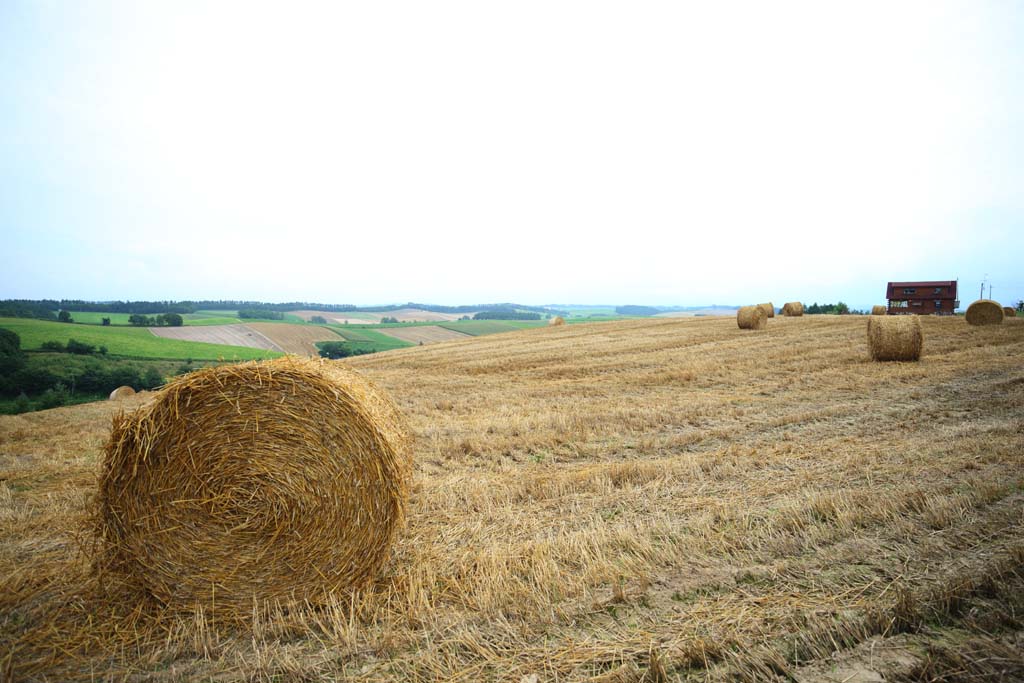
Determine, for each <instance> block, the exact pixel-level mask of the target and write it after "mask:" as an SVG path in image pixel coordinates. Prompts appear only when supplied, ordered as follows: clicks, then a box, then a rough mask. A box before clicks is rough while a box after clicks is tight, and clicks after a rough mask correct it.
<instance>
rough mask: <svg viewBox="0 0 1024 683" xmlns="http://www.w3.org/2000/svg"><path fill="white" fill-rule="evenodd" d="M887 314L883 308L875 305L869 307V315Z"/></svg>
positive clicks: (886, 310)
mask: <svg viewBox="0 0 1024 683" xmlns="http://www.w3.org/2000/svg"><path fill="white" fill-rule="evenodd" d="M888 313H889V311H888V309H886V307H885V306H881V305H879V304H875V305H874V306H872V307H871V315H887V314H888Z"/></svg>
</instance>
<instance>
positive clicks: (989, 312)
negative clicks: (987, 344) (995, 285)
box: [965, 299, 1005, 325]
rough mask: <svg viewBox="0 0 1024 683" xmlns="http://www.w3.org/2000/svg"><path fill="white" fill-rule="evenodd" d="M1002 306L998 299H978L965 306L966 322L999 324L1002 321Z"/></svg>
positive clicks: (972, 323)
mask: <svg viewBox="0 0 1024 683" xmlns="http://www.w3.org/2000/svg"><path fill="white" fill-rule="evenodd" d="M1004 316H1005V314H1004V313H1003V307H1002V306H1001V305H1000V304H999V302H998V301H992V300H991V299H978V300H977V301H975V302H974V303H973V304H971V305H970V306H968V307H967V315H966V316H965V317H966V318H967V322H968V323H969V324H971V325H999V324H1001V323H1002V322H1003V317H1004Z"/></svg>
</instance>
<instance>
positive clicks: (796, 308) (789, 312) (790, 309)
mask: <svg viewBox="0 0 1024 683" xmlns="http://www.w3.org/2000/svg"><path fill="white" fill-rule="evenodd" d="M803 314H804V305H803V304H802V303H800V302H799V301H790V302H789V303H787V304H785V305H783V307H782V315H785V316H789V317H791V318H794V317H799V316H801V315H803Z"/></svg>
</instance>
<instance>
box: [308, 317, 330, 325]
mask: <svg viewBox="0 0 1024 683" xmlns="http://www.w3.org/2000/svg"><path fill="white" fill-rule="evenodd" d="M309 322H311V323H316V324H317V325H326V324H327V318H325V317H323V316H322V315H314V316H312V317H311V318H310V319H309Z"/></svg>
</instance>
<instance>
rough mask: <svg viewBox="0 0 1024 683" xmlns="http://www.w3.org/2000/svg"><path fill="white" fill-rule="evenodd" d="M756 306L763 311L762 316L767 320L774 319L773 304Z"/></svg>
mask: <svg viewBox="0 0 1024 683" xmlns="http://www.w3.org/2000/svg"><path fill="white" fill-rule="evenodd" d="M758 306H760V307H761V308H763V309H764V314H765V315H766V316H768V317H769V318H774V317H775V306H774V304H772V302H771V301H769V302H768V303H765V304H758Z"/></svg>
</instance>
